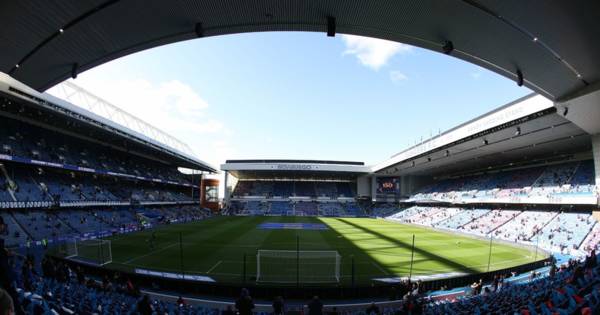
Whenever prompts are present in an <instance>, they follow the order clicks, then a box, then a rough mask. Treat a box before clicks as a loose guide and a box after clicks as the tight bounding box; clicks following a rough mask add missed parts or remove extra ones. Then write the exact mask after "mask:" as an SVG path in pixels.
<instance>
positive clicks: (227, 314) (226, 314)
mask: <svg viewBox="0 0 600 315" xmlns="http://www.w3.org/2000/svg"><path fill="white" fill-rule="evenodd" d="M221 315H235V312H234V311H233V309H232V308H231V305H227V309H225V310H223V311H222V312H221Z"/></svg>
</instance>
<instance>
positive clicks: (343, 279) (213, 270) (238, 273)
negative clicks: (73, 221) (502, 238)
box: [80, 217, 544, 285]
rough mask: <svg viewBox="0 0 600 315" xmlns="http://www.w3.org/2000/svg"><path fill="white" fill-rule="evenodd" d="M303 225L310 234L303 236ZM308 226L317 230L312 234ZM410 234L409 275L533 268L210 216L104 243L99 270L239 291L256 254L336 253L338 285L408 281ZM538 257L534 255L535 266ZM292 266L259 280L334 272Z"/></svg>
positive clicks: (423, 246)
mask: <svg viewBox="0 0 600 315" xmlns="http://www.w3.org/2000/svg"><path fill="white" fill-rule="evenodd" d="M290 223H297V224H295V225H294V224H290ZM304 226H308V227H309V228H308V229H304V228H303V227H304ZM312 226H317V227H321V228H314V229H313V228H310V227H312ZM153 233H154V235H155V237H154V241H153V242H152V243H153V244H152V245H151V242H150V239H151V238H152V234H153ZM413 234H414V235H415V250H414V258H413V267H412V275H413V276H423V275H439V274H461V273H477V272H485V271H487V268H488V260H489V262H490V270H497V269H504V268H508V267H512V266H516V265H520V264H524V263H529V262H533V261H534V259H535V258H534V256H535V255H536V254H535V253H534V252H533V251H532V250H528V249H524V248H520V247H515V246H510V245H506V244H503V243H499V242H492V246H491V259H490V242H489V241H487V240H481V239H476V238H472V237H468V236H459V235H456V234H451V233H446V232H442V231H434V230H431V229H427V228H421V227H417V226H413V225H404V224H399V223H394V222H388V221H385V220H381V219H367V218H315V217H215V218H211V219H208V220H205V221H200V222H194V223H187V224H178V225H169V226H161V227H158V228H156V229H153V230H147V231H141V232H136V233H131V234H123V235H118V236H114V237H110V238H107V239H109V240H111V251H112V263H110V264H108V265H106V266H105V267H107V268H113V269H118V270H124V271H132V270H134V269H135V268H143V269H148V270H154V271H163V272H174V273H180V272H181V271H182V268H183V271H184V273H185V274H195V275H203V276H209V277H211V278H213V279H214V280H215V281H216V282H219V283H231V284H239V283H241V282H242V281H243V278H242V277H243V274H244V270H245V275H246V282H252V281H256V277H257V252H258V251H259V250H287V251H292V253H295V252H296V250H297V246H299V250H300V251H337V253H338V254H339V256H340V260H339V278H338V279H339V282H340V283H341V284H342V285H345V284H350V283H351V279H352V273H353V269H354V281H355V283H356V284H357V285H360V284H363V285H364V284H370V283H371V282H372V281H373V280H372V279H374V278H390V277H406V276H408V274H409V272H410V262H411V249H412V238H413ZM180 235H181V240H182V241H181V242H180ZM80 255H85V253H83V252H82V253H80ZM543 256H544V255H543V253H542V252H539V253H538V254H537V259H543V258H544V257H543ZM244 261H245V266H244ZM296 262H297V261H296V260H295V259H289V257H288V258H287V260H286V259H281V260H279V263H277V262H274V263H271V264H268V261H267V262H263V263H262V265H261V273H262V274H267V273H268V274H270V275H271V279H273V277H274V278H277V277H278V275H281V277H282V278H286V279H296V277H299V279H300V281H301V282H302V281H303V279H309V278H307V277H309V276H313V277H314V276H315V275H319V273H327V274H329V276H331V273H333V272H334V271H332V268H331V264H332V260H331V259H329V260H328V261H327V260H323V262H322V264H323V265H319V264H318V263H317V264H315V265H312V266H311V265H310V264H308V266H303V267H301V268H297V264H296ZM327 264H329V265H327ZM353 266H354V268H353ZM297 269H299V271H298V274H296V270H297ZM323 276H327V275H325V274H324V275H323ZM259 279H260V277H259Z"/></svg>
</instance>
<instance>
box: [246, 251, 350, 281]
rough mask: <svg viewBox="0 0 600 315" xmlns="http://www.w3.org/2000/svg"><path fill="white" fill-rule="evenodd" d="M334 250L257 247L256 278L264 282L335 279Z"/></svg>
mask: <svg viewBox="0 0 600 315" xmlns="http://www.w3.org/2000/svg"><path fill="white" fill-rule="evenodd" d="M340 262H341V256H340V255H339V253H338V252H337V251H334V250H330V251H318V250H301V251H294V250H263V249H261V250H258V252H257V254H256V281H257V282H263V283H297V282H299V283H338V282H340Z"/></svg>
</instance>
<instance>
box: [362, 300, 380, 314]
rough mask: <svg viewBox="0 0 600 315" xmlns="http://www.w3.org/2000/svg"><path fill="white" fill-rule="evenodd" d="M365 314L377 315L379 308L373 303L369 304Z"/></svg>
mask: <svg viewBox="0 0 600 315" xmlns="http://www.w3.org/2000/svg"><path fill="white" fill-rule="evenodd" d="M365 313H367V315H379V314H380V312H379V307H378V306H377V305H376V304H375V303H371V305H370V306H369V307H367V309H366V310H365Z"/></svg>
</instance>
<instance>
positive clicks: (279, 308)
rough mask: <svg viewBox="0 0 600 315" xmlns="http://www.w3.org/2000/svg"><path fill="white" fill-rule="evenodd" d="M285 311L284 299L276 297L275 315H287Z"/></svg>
mask: <svg viewBox="0 0 600 315" xmlns="http://www.w3.org/2000/svg"><path fill="white" fill-rule="evenodd" d="M284 309H285V306H284V304H283V298H282V297H281V296H278V297H276V298H275V301H273V315H283V314H284V313H285V311H284Z"/></svg>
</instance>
